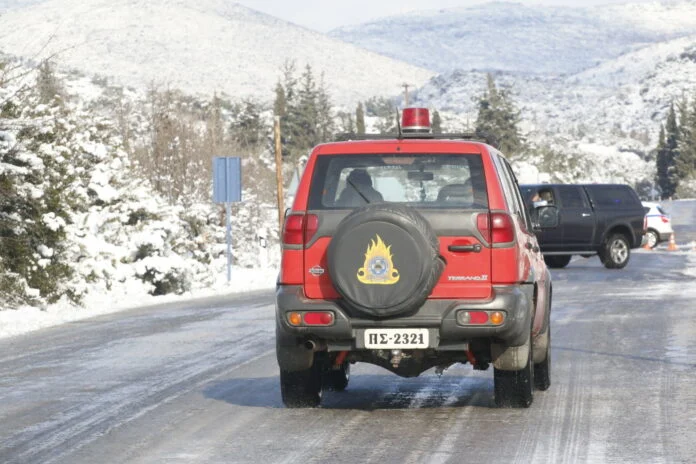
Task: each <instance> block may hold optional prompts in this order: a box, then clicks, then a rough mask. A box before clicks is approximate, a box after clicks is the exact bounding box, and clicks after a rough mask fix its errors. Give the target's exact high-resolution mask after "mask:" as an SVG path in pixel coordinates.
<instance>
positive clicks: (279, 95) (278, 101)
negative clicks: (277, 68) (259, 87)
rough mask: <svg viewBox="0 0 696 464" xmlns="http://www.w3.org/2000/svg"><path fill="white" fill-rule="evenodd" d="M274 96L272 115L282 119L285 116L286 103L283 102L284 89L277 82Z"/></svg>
mask: <svg viewBox="0 0 696 464" xmlns="http://www.w3.org/2000/svg"><path fill="white" fill-rule="evenodd" d="M275 95H276V96H275V101H274V102H273V115H274V116H280V117H281V118H282V117H283V116H285V111H286V106H287V101H286V100H285V88H284V87H283V84H281V83H280V81H278V83H277V84H276V88H275Z"/></svg>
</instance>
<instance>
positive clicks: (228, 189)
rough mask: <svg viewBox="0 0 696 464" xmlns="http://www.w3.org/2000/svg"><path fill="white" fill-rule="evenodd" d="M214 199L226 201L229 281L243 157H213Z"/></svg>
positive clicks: (228, 278)
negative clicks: (233, 209) (235, 210)
mask: <svg viewBox="0 0 696 464" xmlns="http://www.w3.org/2000/svg"><path fill="white" fill-rule="evenodd" d="M213 201H214V202H215V203H224V204H225V212H226V225H227V283H228V284H229V283H230V281H231V280H232V219H231V216H232V203H239V202H240V201H242V159H241V158H239V157H237V156H230V157H216V158H213Z"/></svg>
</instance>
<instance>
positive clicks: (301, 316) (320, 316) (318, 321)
mask: <svg viewBox="0 0 696 464" xmlns="http://www.w3.org/2000/svg"><path fill="white" fill-rule="evenodd" d="M287 317H288V322H289V323H290V325H292V326H294V327H299V326H308V325H309V326H316V325H324V326H326V325H333V323H334V314H333V313H332V312H331V311H310V312H292V313H288V315H287Z"/></svg>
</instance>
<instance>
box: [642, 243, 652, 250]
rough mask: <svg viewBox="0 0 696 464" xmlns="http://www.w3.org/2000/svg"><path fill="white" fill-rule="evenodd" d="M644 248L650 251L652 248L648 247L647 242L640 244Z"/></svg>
mask: <svg viewBox="0 0 696 464" xmlns="http://www.w3.org/2000/svg"><path fill="white" fill-rule="evenodd" d="M642 248H643V249H644V250H648V251H652V248H650V244H649V243H648V242H645V245H643V246H642Z"/></svg>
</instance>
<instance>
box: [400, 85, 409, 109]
mask: <svg viewBox="0 0 696 464" xmlns="http://www.w3.org/2000/svg"><path fill="white" fill-rule="evenodd" d="M401 87H403V88H404V108H406V107H408V88H409V87H411V86H410V85H409V84H407V83H406V82H404V83H403V84H401Z"/></svg>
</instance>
